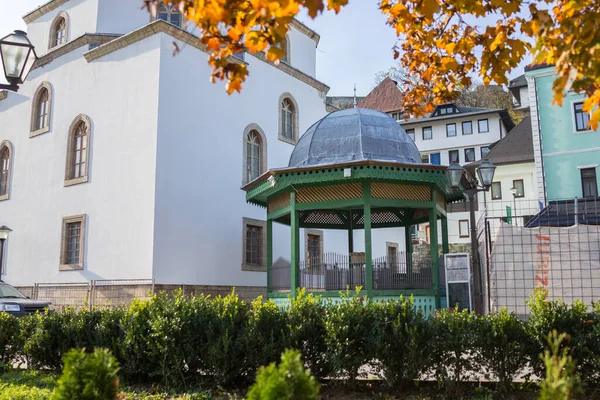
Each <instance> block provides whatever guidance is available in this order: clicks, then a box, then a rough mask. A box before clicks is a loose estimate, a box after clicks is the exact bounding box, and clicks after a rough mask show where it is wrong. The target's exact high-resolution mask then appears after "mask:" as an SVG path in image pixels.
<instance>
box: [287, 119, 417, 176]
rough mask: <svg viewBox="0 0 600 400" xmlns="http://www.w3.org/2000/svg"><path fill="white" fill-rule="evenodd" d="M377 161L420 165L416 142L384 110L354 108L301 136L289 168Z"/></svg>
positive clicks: (320, 122) (317, 123) (321, 123)
mask: <svg viewBox="0 0 600 400" xmlns="http://www.w3.org/2000/svg"><path fill="white" fill-rule="evenodd" d="M361 160H376V161H391V162H398V163H406V164H420V163H421V162H422V161H421V154H420V153H419V149H417V146H416V145H415V142H414V141H413V140H412V139H411V138H410V137H409V136H408V135H407V134H406V132H404V129H402V127H401V126H400V125H399V124H398V123H397V122H396V120H395V119H394V118H392V117H391V116H389V115H388V114H385V113H383V112H380V111H376V110H371V109H365V108H351V109H347V110H340V111H335V112H332V113H330V114H328V115H326V116H325V117H323V118H322V119H321V120H319V121H317V122H316V123H315V124H314V125H313V126H311V127H310V128H309V129H308V130H307V131H306V132H305V133H304V135H302V137H300V139H299V140H298V143H297V144H296V147H295V148H294V151H293V152H292V155H291V156H290V162H289V164H288V166H289V167H305V166H312V165H325V164H334V163H344V162H349V161H361Z"/></svg>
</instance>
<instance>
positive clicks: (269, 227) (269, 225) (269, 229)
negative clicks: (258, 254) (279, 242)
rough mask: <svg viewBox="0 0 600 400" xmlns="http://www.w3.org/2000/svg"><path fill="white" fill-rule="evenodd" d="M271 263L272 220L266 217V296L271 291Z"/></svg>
mask: <svg viewBox="0 0 600 400" xmlns="http://www.w3.org/2000/svg"><path fill="white" fill-rule="evenodd" d="M272 265H273V220H272V219H270V218H267V297H269V292H270V291H271V266H272Z"/></svg>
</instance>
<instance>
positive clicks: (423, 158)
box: [421, 154, 429, 164]
mask: <svg viewBox="0 0 600 400" xmlns="http://www.w3.org/2000/svg"><path fill="white" fill-rule="evenodd" d="M421 161H422V162H423V164H429V154H421Z"/></svg>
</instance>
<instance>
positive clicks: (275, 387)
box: [247, 350, 320, 400]
mask: <svg viewBox="0 0 600 400" xmlns="http://www.w3.org/2000/svg"><path fill="white" fill-rule="evenodd" d="M319 389H320V387H319V384H318V383H317V380H316V379H315V378H314V377H313V376H312V375H311V374H310V370H309V369H304V365H303V363H302V359H301V357H300V352H299V351H297V350H288V351H286V352H285V353H283V354H282V356H281V364H279V365H278V366H276V365H275V363H272V364H270V365H269V366H267V367H261V368H260V370H259V371H258V375H257V377H256V383H255V384H254V385H252V387H251V388H250V391H249V392H248V397H247V400H316V399H317V396H318V395H319Z"/></svg>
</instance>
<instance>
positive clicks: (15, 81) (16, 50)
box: [0, 31, 37, 92]
mask: <svg viewBox="0 0 600 400" xmlns="http://www.w3.org/2000/svg"><path fill="white" fill-rule="evenodd" d="M0 57H1V58H2V67H3V69H4V76H5V77H6V80H7V81H8V85H1V84H0V89H7V90H12V91H13V92H16V91H18V90H19V85H21V84H22V83H23V82H25V79H26V78H27V75H29V71H31V68H32V67H33V63H34V62H35V60H36V59H37V56H36V54H35V49H34V47H33V45H32V44H31V42H30V41H29V39H28V38H27V34H26V33H25V32H23V31H14V32H13V33H11V34H10V35H8V36H5V37H3V38H2V39H0Z"/></svg>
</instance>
